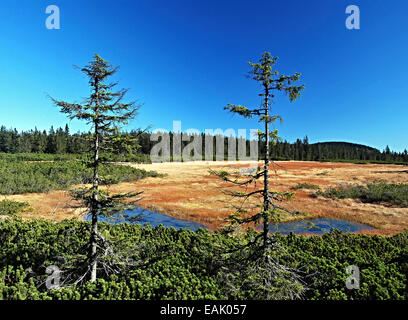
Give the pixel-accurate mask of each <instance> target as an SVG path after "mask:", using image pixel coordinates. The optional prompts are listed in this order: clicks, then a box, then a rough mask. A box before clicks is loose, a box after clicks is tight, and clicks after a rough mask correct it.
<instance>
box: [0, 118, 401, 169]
mask: <svg viewBox="0 0 408 320" xmlns="http://www.w3.org/2000/svg"><path fill="white" fill-rule="evenodd" d="M127 135H128V136H129V138H131V139H137V144H138V145H140V148H139V150H137V153H136V154H126V153H122V152H121V151H119V152H115V153H114V154H113V155H109V158H112V159H113V161H136V162H138V161H144V160H145V158H146V157H148V155H149V154H150V150H151V149H152V147H153V145H155V144H156V142H154V141H151V140H150V135H151V133H150V132H145V131H142V130H140V129H137V130H131V131H130V132H128V133H127ZM178 135H180V134H179V133H173V132H170V133H169V136H170V152H171V154H170V155H171V156H172V155H173V154H172V151H173V141H174V140H178V141H181V137H180V136H178ZM220 137H221V139H224V144H225V145H227V142H228V139H229V137H223V136H211V135H210V136H208V135H206V134H204V133H202V134H201V138H202V141H203V152H202V154H203V155H204V154H205V153H204V150H205V143H206V141H210V142H211V143H215V141H216V139H218V138H220ZM195 138H196V137H194V139H195ZM238 142H239V141H238ZM188 143H190V141H181V144H182V148H184V147H185V146H186V145H187V144H188ZM244 143H246V149H247V150H246V151H247V154H249V148H250V142H249V141H246V142H245V141H244ZM90 148H91V143H90V141H89V133H75V134H71V133H70V129H69V127H68V125H66V126H65V128H64V129H63V128H58V129H54V128H53V127H51V128H50V130H49V131H48V132H47V131H45V130H44V131H38V130H37V129H35V130H30V131H22V132H18V131H17V130H16V129H7V128H6V127H4V126H1V127H0V159H1V158H2V157H3V155H2V154H1V153H8V154H16V153H20V154H22V153H23V154H30V153H32V154H34V155H33V157H34V158H37V157H39V156H37V155H35V154H40V155H41V154H44V153H48V154H54V155H57V156H56V159H58V158H60V157H62V158H63V159H64V160H65V159H66V160H69V159H70V156H69V155H71V154H74V155H75V156H74V158H78V156H77V155H82V154H87V153H89V152H90ZM264 149H265V145H264V142H263V141H260V142H259V159H260V160H262V159H263V158H264V155H265V154H264ZM214 150H215V149H214ZM227 150H228V148H225V156H226V157H227ZM67 154H68V155H67ZM24 157H25V159H26V160H29V156H28V155H25V156H24ZM270 159H271V160H281V161H284V160H306V161H309V160H311V161H323V162H347V163H356V164H365V163H377V164H387V163H392V164H401V165H408V151H407V150H404V151H403V152H393V151H391V150H390V148H389V147H388V146H387V147H386V148H385V150H383V151H380V150H377V149H375V148H371V147H368V146H364V145H359V144H354V143H347V142H322V143H309V139H308V137H307V136H306V137H305V138H303V139H296V141H295V142H288V141H286V140H283V141H282V140H279V141H276V143H275V145H274V146H273V148H271V150H270ZM49 160H51V159H49ZM146 160H147V161H149V159H146Z"/></svg>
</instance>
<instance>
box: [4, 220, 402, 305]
mask: <svg viewBox="0 0 408 320" xmlns="http://www.w3.org/2000/svg"><path fill="white" fill-rule="evenodd" d="M89 226H90V225H89V223H88V222H79V221H75V220H69V221H64V222H61V223H53V222H48V221H27V222H23V221H22V220H21V219H17V218H13V219H11V220H9V221H5V222H0V248H1V250H0V299H60V300H79V299H87V300H93V299H157V300H159V299H178V300H181V299H236V298H240V297H241V298H242V297H253V296H257V295H256V293H255V292H253V290H255V289H253V288H246V287H245V286H244V287H241V286H239V283H238V284H237V286H236V288H237V290H238V292H236V293H235V294H234V295H233V296H232V295H228V294H227V293H228V292H229V291H228V290H226V289H227V288H224V287H222V285H221V283H220V282H219V281H218V275H219V272H220V270H219V265H220V264H222V261H223V260H222V255H220V254H219V253H220V252H224V253H225V252H227V251H230V250H231V249H233V248H236V246H237V244H240V243H241V244H242V243H245V241H248V239H249V238H251V237H253V233H254V231H252V232H249V233H247V234H244V235H242V238H240V236H235V237H231V236H228V235H224V234H222V233H218V232H215V233H212V234H211V233H209V232H208V231H206V230H203V229H200V230H199V231H197V232H193V231H188V230H175V229H174V228H164V227H162V226H160V227H156V228H154V229H152V228H151V227H149V226H146V227H143V226H140V225H130V224H117V225H111V224H107V223H100V224H99V230H100V232H101V233H102V234H105V235H106V236H109V237H110V238H111V239H116V240H117V241H118V242H119V243H120V246H121V247H126V246H129V245H132V244H140V249H138V250H136V251H134V253H133V254H134V256H133V259H135V260H138V259H141V260H146V258H148V263H145V264H140V265H138V266H135V267H132V268H130V269H128V270H127V271H126V272H122V273H119V274H115V275H112V276H109V277H108V276H106V275H105V274H104V273H101V274H99V275H98V280H97V281H96V282H95V283H89V282H88V283H85V284H84V285H81V286H74V287H69V288H62V289H59V290H57V289H54V290H50V291H48V290H47V289H46V288H45V286H44V285H41V283H43V282H44V281H45V279H46V277H47V276H48V275H47V274H46V273H45V267H46V266H49V265H56V266H58V265H60V263H61V260H60V259H61V258H60V257H61V256H62V255H64V256H65V257H69V256H70V255H73V254H75V253H76V252H78V250H80V249H81V248H83V246H84V245H85V244H86V243H87V241H88V239H89V230H90V228H89ZM276 240H277V241H278V242H279V243H280V244H281V246H282V247H283V248H284V250H285V255H283V256H282V259H283V261H281V262H284V263H285V264H286V265H288V266H289V267H290V268H295V269H298V270H301V273H300V275H301V276H302V279H303V281H304V283H305V286H306V287H307V288H308V289H307V290H306V292H305V294H304V298H305V299H312V300H315V299H322V300H332V299H335V300H338V299H342V300H346V299H352V300H371V299H400V300H407V299H408V290H407V288H408V287H407V275H408V272H407V271H408V230H407V231H406V232H404V233H401V234H397V235H395V236H392V237H380V236H366V235H356V234H343V233H341V232H339V231H332V232H331V233H328V234H325V235H324V236H321V237H320V236H296V235H294V234H290V235H288V236H282V235H279V234H278V235H277V236H276ZM349 265H356V266H358V267H359V269H360V276H361V278H360V289H358V290H349V289H347V288H346V285H345V281H346V278H347V277H348V274H347V273H346V268H347V266H349Z"/></svg>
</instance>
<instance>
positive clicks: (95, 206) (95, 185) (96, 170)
mask: <svg viewBox="0 0 408 320" xmlns="http://www.w3.org/2000/svg"><path fill="white" fill-rule="evenodd" d="M98 90H99V88H98V85H97V84H95V92H96V107H95V111H96V114H98ZM96 118H97V117H96ZM94 126H95V131H94V134H95V144H94V159H93V162H94V163H93V165H94V175H93V185H92V189H93V194H92V197H93V199H92V200H93V201H92V208H91V214H92V228H91V239H90V245H91V251H90V263H91V265H90V269H91V282H95V281H96V271H97V262H96V258H97V233H98V190H99V143H100V142H99V127H98V122H97V119H95V121H94Z"/></svg>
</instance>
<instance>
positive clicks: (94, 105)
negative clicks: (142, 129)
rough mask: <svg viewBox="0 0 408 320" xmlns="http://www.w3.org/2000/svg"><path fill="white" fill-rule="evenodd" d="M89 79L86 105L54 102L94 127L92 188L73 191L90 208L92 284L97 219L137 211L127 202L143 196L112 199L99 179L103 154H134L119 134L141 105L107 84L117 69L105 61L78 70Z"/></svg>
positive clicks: (130, 143)
mask: <svg viewBox="0 0 408 320" xmlns="http://www.w3.org/2000/svg"><path fill="white" fill-rule="evenodd" d="M79 69H80V70H81V71H82V72H83V73H85V75H86V76H87V77H88V78H89V85H90V88H91V93H90V96H89V98H87V99H86V100H85V101H84V102H83V104H77V103H69V102H65V101H59V100H56V99H53V98H51V99H52V100H53V102H54V103H55V105H56V106H58V107H59V108H60V111H61V112H62V113H65V114H67V115H68V117H69V118H70V119H71V120H72V119H78V120H84V121H86V123H87V124H88V125H91V133H90V136H89V138H90V140H91V142H92V143H91V145H92V148H93V150H92V158H91V159H90V160H89V165H90V166H91V167H92V168H93V180H92V186H91V187H90V188H81V189H78V190H74V191H73V196H74V199H76V200H80V201H81V202H82V203H84V204H85V205H86V207H87V208H88V211H89V214H90V215H91V217H92V222H91V237H90V241H89V245H90V248H89V256H88V260H89V261H88V262H89V269H88V271H89V272H90V279H91V281H92V282H94V281H95V280H96V277H97V260H98V253H97V247H98V237H100V236H99V234H98V217H99V216H111V215H114V214H117V213H119V212H123V211H124V210H129V209H131V208H133V207H134V201H133V202H132V201H130V202H129V201H128V202H126V203H125V200H126V199H127V198H133V197H136V196H138V195H139V194H140V193H141V192H136V193H126V194H116V195H110V194H109V193H108V192H106V191H102V190H100V184H101V182H105V184H106V182H107V181H106V179H104V178H103V177H101V176H100V166H101V164H102V159H101V158H100V154H101V150H102V149H103V150H104V151H108V152H112V151H113V150H114V149H115V148H119V147H120V148H121V150H128V151H131V150H132V149H133V148H134V147H136V146H135V141H134V140H132V139H129V137H128V135H124V134H121V133H120V128H121V126H123V125H126V124H127V123H128V121H129V120H130V119H132V118H134V117H135V116H136V114H137V110H138V109H139V107H140V106H139V105H136V104H135V103H134V102H130V103H124V102H122V100H123V98H124V97H125V95H126V93H127V91H128V90H126V89H121V90H118V91H113V89H114V87H116V85H117V83H116V82H114V83H108V82H107V80H108V79H109V78H110V77H111V76H113V75H114V74H115V73H116V72H117V70H118V67H113V66H111V65H110V64H109V62H108V61H106V60H103V59H102V58H101V57H100V56H99V55H97V54H95V55H94V57H93V60H92V61H91V62H90V63H89V64H88V65H86V66H85V67H83V68H79Z"/></svg>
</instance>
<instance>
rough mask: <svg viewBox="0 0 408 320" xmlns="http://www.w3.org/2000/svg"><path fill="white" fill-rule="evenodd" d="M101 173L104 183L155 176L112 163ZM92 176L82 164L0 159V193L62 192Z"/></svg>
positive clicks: (90, 178)
mask: <svg viewBox="0 0 408 320" xmlns="http://www.w3.org/2000/svg"><path fill="white" fill-rule="evenodd" d="M101 172H102V174H103V175H104V177H105V180H104V181H102V183H103V184H107V183H119V182H123V181H133V180H137V179H141V178H144V177H148V176H157V175H158V174H157V173H156V172H152V171H146V170H141V169H136V168H131V167H129V166H121V165H114V164H104V165H102V166H101ZM92 176H93V170H92V168H90V167H88V166H87V165H86V164H85V163H84V162H82V161H67V162H26V161H14V162H9V161H5V160H0V194H4V195H8V194H21V193H29V192H48V191H52V190H62V189H67V188H69V187H70V186H72V185H75V184H82V183H91V181H92Z"/></svg>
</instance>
